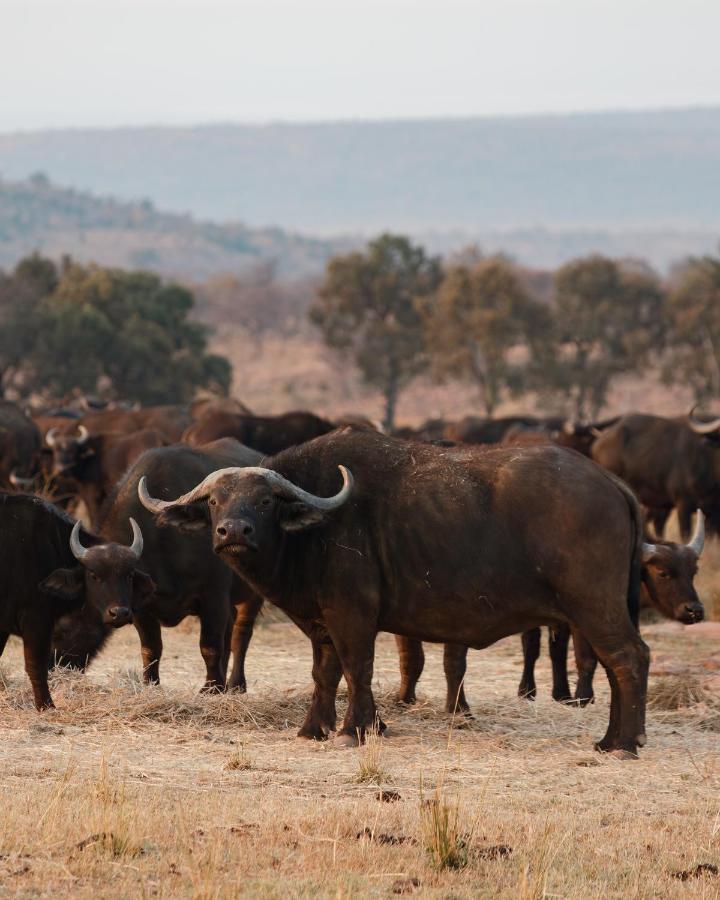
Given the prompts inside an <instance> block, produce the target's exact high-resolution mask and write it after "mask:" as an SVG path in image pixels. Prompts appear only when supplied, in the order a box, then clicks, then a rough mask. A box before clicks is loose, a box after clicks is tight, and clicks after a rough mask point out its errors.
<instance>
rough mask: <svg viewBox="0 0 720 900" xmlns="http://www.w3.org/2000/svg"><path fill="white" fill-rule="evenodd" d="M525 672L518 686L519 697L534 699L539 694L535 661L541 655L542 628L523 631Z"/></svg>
mask: <svg viewBox="0 0 720 900" xmlns="http://www.w3.org/2000/svg"><path fill="white" fill-rule="evenodd" d="M522 649H523V672H522V677H521V679H520V685H519V687H518V697H525V699H526V700H534V699H535V696H536V694H537V687H536V686H535V663H536V662H537V661H538V658H539V656H540V629H539V628H531V629H530V630H529V631H523V633H522Z"/></svg>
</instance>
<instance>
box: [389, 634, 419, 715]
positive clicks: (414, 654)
mask: <svg viewBox="0 0 720 900" xmlns="http://www.w3.org/2000/svg"><path fill="white" fill-rule="evenodd" d="M395 644H396V646H397V650H398V661H399V663H400V690H399V691H398V700H399V701H400V703H415V702H416V700H417V697H416V696H415V688H416V687H417V683H418V681H419V680H420V676H421V675H422V671H423V668H424V667H425V653H424V652H423V645H422V641H418V640H417V639H416V638H409V637H403V636H402V635H400V634H396V635H395Z"/></svg>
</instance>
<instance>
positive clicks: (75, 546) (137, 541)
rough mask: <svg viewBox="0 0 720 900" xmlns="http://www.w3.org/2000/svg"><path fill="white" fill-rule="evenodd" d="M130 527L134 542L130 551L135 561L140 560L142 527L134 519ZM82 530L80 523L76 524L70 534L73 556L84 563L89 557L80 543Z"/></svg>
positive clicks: (131, 519) (131, 520)
mask: <svg viewBox="0 0 720 900" xmlns="http://www.w3.org/2000/svg"><path fill="white" fill-rule="evenodd" d="M130 526H131V528H132V532H133V541H132V544H131V545H130V547H129V548H128V549H129V551H130V553H132V555H133V556H134V557H135V559H140V557H141V556H142V552H143V536H142V531H141V530H140V526H139V525H138V523H137V522H136V521H135V519H133V518H132V517H131V518H130ZM80 528H81V525H80V522H76V523H75V524H74V525H73V530H72V532H71V534H70V551H71V552H72V555H73V556H74V557H75V559H77V560H79V561H80V562H82V561H83V560H84V559H85V557H86V556H87V555H88V550H87V548H86V547H83V545H82V544H81V543H80Z"/></svg>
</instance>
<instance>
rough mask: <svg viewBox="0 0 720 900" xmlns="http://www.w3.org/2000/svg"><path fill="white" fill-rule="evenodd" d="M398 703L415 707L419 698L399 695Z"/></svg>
mask: <svg viewBox="0 0 720 900" xmlns="http://www.w3.org/2000/svg"><path fill="white" fill-rule="evenodd" d="M397 702H398V703H402V704H403V705H404V706H414V704H416V703H417V697H416V696H415V694H398V698H397Z"/></svg>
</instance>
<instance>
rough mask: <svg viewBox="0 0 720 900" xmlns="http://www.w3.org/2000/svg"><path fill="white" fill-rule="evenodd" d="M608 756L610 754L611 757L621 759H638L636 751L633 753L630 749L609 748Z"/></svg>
mask: <svg viewBox="0 0 720 900" xmlns="http://www.w3.org/2000/svg"><path fill="white" fill-rule="evenodd" d="M610 756H612V758H613V759H620V760H623V761H625V760H628V759H639V757H638V755H637V753H633V751H632V750H622V749H618V750H611V751H610Z"/></svg>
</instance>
